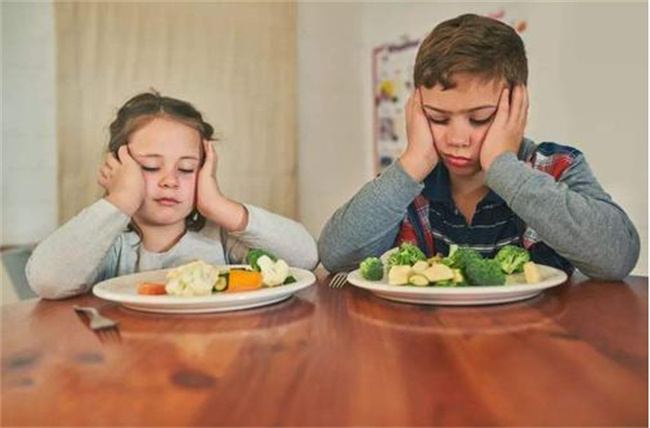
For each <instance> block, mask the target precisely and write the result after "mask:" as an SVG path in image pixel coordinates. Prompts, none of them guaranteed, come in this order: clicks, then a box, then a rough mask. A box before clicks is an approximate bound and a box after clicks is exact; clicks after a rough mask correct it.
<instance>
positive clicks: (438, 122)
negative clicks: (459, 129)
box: [427, 116, 449, 125]
mask: <svg viewBox="0 0 650 428" xmlns="http://www.w3.org/2000/svg"><path fill="white" fill-rule="evenodd" d="M427 118H428V119H429V122H431V123H435V124H436V125H446V124H447V123H448V122H449V119H439V118H434V117H431V116H427Z"/></svg>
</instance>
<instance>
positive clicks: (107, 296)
mask: <svg viewBox="0 0 650 428" xmlns="http://www.w3.org/2000/svg"><path fill="white" fill-rule="evenodd" d="M226 267H227V268H236V267H242V266H241V265H237V266H226ZM170 270H171V269H162V270H154V271H149V272H141V273H136V274H133V275H125V276H119V277H117V278H112V279H109V280H106V281H102V282H100V283H98V284H96V285H95V286H94V287H93V293H94V294H95V296H97V297H100V298H102V299H104V300H109V301H112V302H117V303H120V304H121V305H122V306H125V307H127V308H130V309H135V310H138V311H144V312H163V313H181V314H198V313H207V312H225V311H237V310H241V309H249V308H256V307H258V306H264V305H270V304H272V303H277V302H281V301H282V300H286V299H288V298H289V297H291V296H292V295H293V293H295V292H297V291H299V290H302V289H303V288H306V287H309V286H310V285H312V284H313V283H314V282H316V277H315V276H314V274H313V273H311V272H309V271H307V270H304V269H298V268H290V269H289V270H290V272H291V275H293V277H294V278H296V282H294V283H292V284H286V285H278V286H276V287H273V288H262V289H259V290H253V291H241V292H236V293H213V294H211V295H209V296H200V297H199V296H195V297H182V296H168V295H162V296H144V295H140V294H138V292H137V287H138V284H140V283H141V282H165V276H166V274H167V272H169V271H170Z"/></svg>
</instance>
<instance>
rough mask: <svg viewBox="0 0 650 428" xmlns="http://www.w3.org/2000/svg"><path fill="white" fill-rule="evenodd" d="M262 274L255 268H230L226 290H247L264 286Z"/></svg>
mask: <svg viewBox="0 0 650 428" xmlns="http://www.w3.org/2000/svg"><path fill="white" fill-rule="evenodd" d="M262 285H263V284H262V274H261V273H259V272H256V271H254V270H245V269H230V275H229V279H228V287H227V289H226V291H246V290H257V289H258V288H262Z"/></svg>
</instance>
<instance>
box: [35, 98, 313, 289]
mask: <svg viewBox="0 0 650 428" xmlns="http://www.w3.org/2000/svg"><path fill="white" fill-rule="evenodd" d="M212 134H213V128H212V126H211V125H210V124H209V123H207V122H205V121H204V120H203V117H202V115H201V113H200V112H199V111H197V110H196V109H195V108H194V107H193V106H192V105H191V104H189V103H187V102H185V101H181V100H177V99H173V98H169V97H163V96H161V95H160V94H158V93H157V92H151V93H143V94H140V95H137V96H135V97H133V98H132V99H131V100H129V101H128V102H127V103H126V104H125V105H124V106H123V107H122V108H121V109H120V110H119V112H118V114H117V118H116V119H115V120H114V121H113V123H112V124H111V126H110V142H109V154H108V155H107V156H106V160H105V162H104V164H103V165H102V167H101V169H100V176H99V184H100V185H101V186H102V187H103V188H104V189H105V190H106V193H105V197H104V198H103V199H100V200H98V201H97V202H95V203H94V204H92V205H91V206H89V207H87V208H86V209H84V210H83V211H82V212H81V213H80V214H78V215H77V216H76V217H74V218H73V219H71V220H70V221H69V222H67V223H66V224H65V225H63V226H62V227H61V228H60V229H58V230H57V231H55V232H54V233H53V234H52V235H51V236H49V237H48V238H47V239H45V240H44V241H43V242H41V243H40V245H38V246H37V247H36V249H35V250H34V253H33V254H32V256H31V258H30V260H29V262H28V264H27V267H26V274H27V278H28V281H29V284H30V286H31V287H32V288H33V289H34V291H36V292H37V293H38V295H39V296H41V297H43V298H49V299H58V298H65V297H69V296H74V295H78V294H82V293H86V292H88V291H89V290H90V288H91V287H92V285H93V284H95V283H97V282H99V281H102V280H104V279H108V278H112V277H115V276H120V275H128V274H132V273H135V272H141V271H148V270H154V269H165V268H171V267H176V266H179V265H182V264H185V263H188V262H190V261H192V260H196V259H202V260H204V261H206V262H207V263H211V264H230V263H241V262H243V260H244V257H245V255H246V252H247V251H248V249H250V248H253V247H255V248H262V249H265V250H268V251H270V252H272V253H274V254H275V255H277V256H278V257H279V258H282V259H284V260H285V261H286V262H287V263H288V264H289V265H290V266H295V267H300V268H305V269H313V268H314V267H315V266H316V264H317V263H318V255H317V251H316V243H315V241H314V238H313V237H312V236H311V235H310V234H309V233H308V232H307V230H306V229H305V228H304V227H303V226H302V225H300V224H299V223H296V222H294V221H292V220H289V219H287V218H284V217H281V216H279V215H276V214H272V213H270V212H268V211H265V210H263V209H261V208H259V207H255V206H253V205H248V204H241V203H239V202H236V201H233V200H231V199H228V198H227V197H226V196H224V195H223V193H222V192H221V190H220V189H219V186H218V183H217V180H216V166H217V155H216V153H215V151H214V148H213V147H212V144H211V143H210V141H211V140H213V138H212Z"/></svg>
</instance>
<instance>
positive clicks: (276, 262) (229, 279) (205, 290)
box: [138, 248, 296, 297]
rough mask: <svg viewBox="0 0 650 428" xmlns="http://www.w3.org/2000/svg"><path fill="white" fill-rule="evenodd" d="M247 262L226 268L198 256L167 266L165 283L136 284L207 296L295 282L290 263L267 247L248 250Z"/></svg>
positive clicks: (153, 291)
mask: <svg viewBox="0 0 650 428" xmlns="http://www.w3.org/2000/svg"><path fill="white" fill-rule="evenodd" d="M246 262H247V263H248V267H241V268H229V267H225V266H214V265H211V264H208V263H206V262H204V261H202V260H197V261H194V262H191V263H187V264H184V265H182V266H179V267H177V268H175V269H172V270H170V271H169V272H168V273H167V277H166V280H165V282H164V283H162V282H161V283H152V282H143V283H141V284H139V285H138V294H142V295H171V296H185V297H191V296H208V295H211V294H213V293H220V292H237V291H249V290H258V289H260V288H263V287H276V286H279V285H283V284H290V283H292V282H296V279H295V278H294V277H293V276H292V275H291V272H290V270H289V265H288V264H287V263H286V262H285V261H284V260H281V259H278V258H277V257H276V256H274V255H273V254H271V253H269V252H267V251H264V250H261V249H257V248H254V249H251V250H249V251H248V253H247V255H246Z"/></svg>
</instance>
